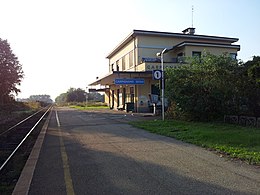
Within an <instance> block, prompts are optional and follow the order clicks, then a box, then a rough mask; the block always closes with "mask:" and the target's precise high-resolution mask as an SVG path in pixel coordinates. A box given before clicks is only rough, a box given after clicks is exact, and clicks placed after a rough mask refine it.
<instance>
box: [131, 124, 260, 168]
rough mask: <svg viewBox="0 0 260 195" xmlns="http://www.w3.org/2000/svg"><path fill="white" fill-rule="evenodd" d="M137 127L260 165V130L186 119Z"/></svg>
mask: <svg viewBox="0 0 260 195" xmlns="http://www.w3.org/2000/svg"><path fill="white" fill-rule="evenodd" d="M131 124H132V125H133V126H135V127H138V128H142V129H145V130H148V131H150V132H152V133H156V134H160V135H164V136H168V137H173V138H176V139H178V140H182V141H184V142H188V143H192V144H195V145H198V146H202V147H205V148H210V149H213V150H216V151H218V152H220V153H224V154H226V155H227V156H230V157H231V158H239V159H241V160H244V161H246V162H248V163H249V164H257V165H260V129H259V128H250V127H241V126H236V125H230V124H220V123H200V122H186V121H176V120H167V121H160V120H157V121H141V122H140V121H138V122H131Z"/></svg>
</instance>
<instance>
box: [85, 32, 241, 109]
mask: <svg viewBox="0 0 260 195" xmlns="http://www.w3.org/2000/svg"><path fill="white" fill-rule="evenodd" d="M237 41H238V38H229V37H218V36H208V35H197V34H195V28H187V29H185V30H184V31H183V33H169V32H157V31H144V30H134V31H133V32H132V33H131V34H130V35H128V36H127V37H126V38H125V39H124V40H123V41H122V42H121V43H120V44H119V45H118V46H117V47H115V48H114V49H113V50H112V51H111V52H110V53H109V54H108V56H107V58H108V60H109V71H108V72H109V73H108V75H106V76H104V77H102V78H98V79H97V80H96V81H94V82H93V83H91V84H90V85H89V86H90V89H91V90H92V91H94V90H95V87H96V86H99V87H98V88H99V89H102V90H103V91H104V92H105V102H106V103H107V104H108V106H109V107H110V108H111V109H120V110H126V111H134V112H149V111H151V105H152V104H154V103H157V104H159V103H160V90H159V88H158V82H159V81H158V80H155V79H154V78H153V71H154V70H161V60H160V57H157V56H156V54H157V53H158V52H161V51H162V50H163V49H165V48H167V49H168V52H167V53H166V54H164V68H174V67H176V66H181V65H182V64H185V58H187V57H194V56H201V55H202V53H203V52H209V53H211V54H214V55H221V54H223V53H228V54H230V57H232V58H236V56H237V52H238V51H239V50H240V45H236V44H234V43H236V42H237Z"/></svg>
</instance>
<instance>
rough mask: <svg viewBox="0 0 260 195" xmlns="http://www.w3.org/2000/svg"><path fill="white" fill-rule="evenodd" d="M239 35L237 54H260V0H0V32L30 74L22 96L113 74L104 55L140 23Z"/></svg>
mask: <svg viewBox="0 0 260 195" xmlns="http://www.w3.org/2000/svg"><path fill="white" fill-rule="evenodd" d="M192 5H193V6H194V14H193V15H194V17H193V26H194V27H195V28H196V34H201V35H215V36H227V37H235V38H239V42H238V43H237V44H240V45H241V51H240V52H239V53H238V58H239V59H242V60H243V61H247V60H249V59H251V58H252V56H254V55H260V35H259V33H260V22H259V19H260V11H259V10H260V1H259V0H216V1H212V0H181V1H180V0H99V1H98V0H93V1H90V0H0V8H1V9H0V38H2V39H7V40H8V42H9V44H10V45H11V48H12V50H13V52H14V53H15V55H16V56H17V57H18V59H19V61H20V63H21V64H22V67H23V70H24V73H25V78H24V79H23V80H22V83H21V86H20V89H21V91H22V92H21V93H19V95H18V97H20V98H27V97H29V96H30V95H39V94H48V95H51V97H52V99H53V100H54V99H55V98H56V97H57V96H58V95H59V94H61V93H63V92H66V91H67V90H68V89H69V88H70V87H74V88H82V89H85V88H86V86H87V85H88V84H89V83H91V82H93V81H95V79H96V77H97V76H98V77H102V76H104V75H106V74H107V73H108V60H107V59H106V56H107V54H108V53H110V52H111V50H112V49H114V48H115V47H116V46H117V45H118V44H119V43H120V42H121V41H122V40H123V39H124V38H126V37H127V36H128V35H129V34H130V33H131V32H132V31H133V30H134V29H136V30H152V31H166V32H175V33H181V32H182V30H184V29H185V28H187V27H191V23H192V17H191V15H192V14H191V8H192Z"/></svg>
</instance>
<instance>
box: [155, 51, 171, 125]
mask: <svg viewBox="0 0 260 195" xmlns="http://www.w3.org/2000/svg"><path fill="white" fill-rule="evenodd" d="M167 52H168V49H167V48H165V49H164V50H162V51H161V52H160V53H157V54H156V55H157V56H160V57H161V70H162V120H163V121H164V88H165V86H164V65H163V54H164V53H167Z"/></svg>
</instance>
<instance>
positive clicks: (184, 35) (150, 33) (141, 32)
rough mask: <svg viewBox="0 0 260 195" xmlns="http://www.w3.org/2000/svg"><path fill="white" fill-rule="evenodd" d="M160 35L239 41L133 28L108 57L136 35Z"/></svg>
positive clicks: (229, 39) (228, 39)
mask: <svg viewBox="0 0 260 195" xmlns="http://www.w3.org/2000/svg"><path fill="white" fill-rule="evenodd" d="M140 35H143V36H158V37H177V38H186V39H197V40H214V41H216V40H218V41H226V42H229V43H230V44H231V43H234V42H237V41H238V40H239V39H238V38H230V37H220V36H209V35H197V34H184V33H172V32H160V31H147V30H133V32H131V33H130V34H129V35H128V36H127V37H126V38H125V39H124V40H123V41H122V42H121V43H120V44H119V45H117V46H116V47H115V48H114V49H113V50H112V51H111V52H110V53H109V54H108V55H107V58H111V57H112V56H113V55H114V54H116V53H117V52H118V51H119V50H120V49H122V48H123V47H124V46H125V45H126V44H127V43H129V42H130V41H131V40H132V39H133V38H135V37H136V36H140Z"/></svg>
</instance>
